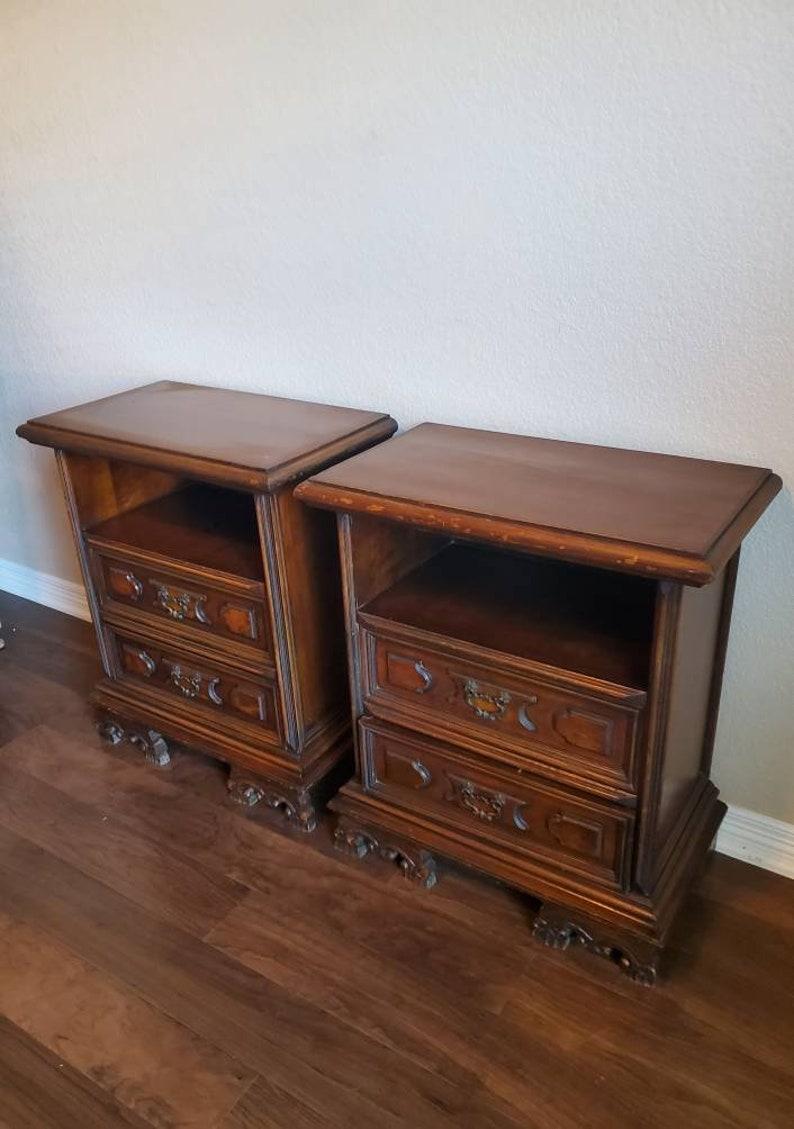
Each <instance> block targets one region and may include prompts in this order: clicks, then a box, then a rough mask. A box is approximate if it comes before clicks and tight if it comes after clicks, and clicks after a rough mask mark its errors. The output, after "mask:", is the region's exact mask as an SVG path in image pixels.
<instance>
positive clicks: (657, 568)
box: [298, 423, 780, 585]
mask: <svg viewBox="0 0 794 1129" xmlns="http://www.w3.org/2000/svg"><path fill="white" fill-rule="evenodd" d="M779 489H780V479H779V478H778V477H777V476H776V475H774V474H772V472H771V471H769V470H764V469H761V468H759V467H751V466H740V465H736V464H733V463H719V462H711V461H705V460H702V459H690V458H681V457H678V456H674V455H662V454H651V453H647V452H642V451H628V450H623V449H619V448H613V447H596V446H589V445H585V444H582V443H567V442H558V441H556V440H550V439H534V438H530V437H525V436H519V435H504V434H501V433H497V432H490V431H478V430H472V429H469V428H460V427H447V426H443V425H441V424H429V423H426V424H422V425H421V426H419V427H416V428H414V429H413V430H411V431H408V432H405V433H404V434H403V435H400V436H399V437H398V438H396V439H392V440H391V441H390V442H388V443H385V444H382V445H381V446H379V447H376V448H373V449H372V450H370V451H366V452H364V453H363V454H360V455H358V456H356V457H355V458H353V459H349V460H348V461H346V462H344V463H341V464H338V465H337V466H334V467H331V468H330V469H328V470H326V471H324V472H323V473H321V474H319V475H317V476H316V477H314V478H312V479H311V480H310V481H309V482H306V483H304V484H303V485H302V486H301V487H299V490H298V494H299V496H300V497H302V498H303V499H304V500H305V501H309V502H313V503H315V504H317V505H323V506H327V507H328V508H332V509H338V510H350V511H357V512H363V513H369V514H371V515H372V516H377V517H383V518H392V519H395V520H399V521H402V522H405V523H410V524H414V525H417V526H420V527H422V528H425V529H428V530H438V531H439V532H446V533H448V534H450V535H451V536H459V537H466V538H471V539H474V540H479V541H491V542H494V543H496V544H501V545H504V546H506V547H517V548H521V549H525V550H526V551H528V552H534V553H542V554H544V555H548V556H554V557H558V558H560V559H564V560H565V559H567V560H576V561H580V562H583V563H588V564H593V565H598V566H601V567H604V568H615V569H619V570H621V571H627V572H634V573H638V574H641V575H650V576H657V577H671V578H674V579H678V580H682V581H683V582H684V583H688V584H694V585H701V584H705V583H708V582H709V581H710V580H711V579H713V577H714V576H715V575H716V573H717V572H718V571H719V569H720V568H721V567H722V566H723V565H724V564H725V563H726V561H727V560H728V559H729V558H730V556H731V555H732V554H733V553H734V552H735V550H736V549H737V548H738V546H739V544H740V542H741V540H742V538H743V537H744V535H745V534H746V533H747V531H748V530H749V529H750V528H751V526H752V525H753V524H754V523H755V521H756V520H757V519H758V517H759V516H760V514H761V513H762V512H763V510H764V509H765V508H766V506H767V505H768V504H769V502H770V501H771V499H772V498H773V497H774V495H775V494H776V493H777V491H778V490H779Z"/></svg>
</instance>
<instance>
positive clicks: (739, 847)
mask: <svg viewBox="0 0 794 1129" xmlns="http://www.w3.org/2000/svg"><path fill="white" fill-rule="evenodd" d="M716 846H717V850H718V851H720V852H721V853H722V854H723V855H730V857H731V858H734V859H741V860H742V862H750V863H752V864H753V866H760V867H763V869H764V870H773V871H774V872H775V874H782V875H784V876H785V877H786V878H794V824H791V823H784V822H783V820H781V819H773V818H772V817H771V816H769V815H760V814H759V813H758V812H757V811H747V809H746V808H737V807H729V808H728V813H727V815H726V816H725V819H724V820H723V821H722V826H721V827H720V829H719V831H718V833H717V844H716Z"/></svg>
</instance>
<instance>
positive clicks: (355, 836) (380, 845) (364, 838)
mask: <svg viewBox="0 0 794 1129" xmlns="http://www.w3.org/2000/svg"><path fill="white" fill-rule="evenodd" d="M334 846H335V847H336V849H337V850H338V851H342V853H343V854H348V855H352V856H353V857H354V858H357V859H363V858H365V857H366V856H367V855H369V854H377V855H380V857H381V858H383V859H388V861H389V862H396V863H397V865H398V866H399V867H400V870H402V872H403V874H404V875H405V877H406V878H408V879H410V881H411V882H416V883H417V884H418V885H419V886H423V887H424V888H425V889H426V890H429V889H430V888H431V887H432V886H435V884H436V880H437V875H436V862H435V859H434V858H433V856H432V855H431V854H430V852H429V851H425V850H422V849H421V848H419V847H413V846H409V845H408V844H407V843H397V842H395V841H393V840H391V839H390V838H389V837H384V836H383V834H381V833H380V832H379V833H378V834H377V835H376V834H375V833H374V832H373V831H370V830H369V829H364V828H362V827H354V826H353V825H352V824H348V823H346V822H345V821H344V820H340V822H339V824H338V825H337V828H336V831H335V832H334Z"/></svg>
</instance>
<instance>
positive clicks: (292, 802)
mask: <svg viewBox="0 0 794 1129" xmlns="http://www.w3.org/2000/svg"><path fill="white" fill-rule="evenodd" d="M228 790H229V797H230V799H231V800H232V801H233V802H234V803H236V804H240V806H241V807H244V808H253V807H256V805H257V804H263V805H264V806H265V807H266V808H272V809H273V810H274V811H281V812H282V813H283V814H284V816H285V817H286V818H287V819H289V820H291V821H292V822H294V823H295V824H296V825H297V826H298V827H299V828H300V829H301V831H306V832H309V831H314V829H315V828H316V827H317V813H316V811H315V808H314V802H313V800H312V797H311V793H310V792H295V793H290V794H289V795H287V794H284V793H281V792H277V791H275V790H272V789H270V788H268V787H267V786H266V785H265V784H264V783H263V782H261V781H258V780H255V779H252V778H249V777H246V776H239V775H237V774H236V773H234V774H233V775H232V776H230V777H229V783H228Z"/></svg>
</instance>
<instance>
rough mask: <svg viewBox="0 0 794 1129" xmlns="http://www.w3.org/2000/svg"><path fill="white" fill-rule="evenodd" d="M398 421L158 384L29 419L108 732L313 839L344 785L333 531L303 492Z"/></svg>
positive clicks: (346, 729) (345, 721)
mask: <svg viewBox="0 0 794 1129" xmlns="http://www.w3.org/2000/svg"><path fill="white" fill-rule="evenodd" d="M395 426H396V425H395V423H394V421H393V420H392V419H390V417H388V416H384V415H377V414H376V413H372V412H359V411H353V410H351V409H347V408H334V407H329V406H327V405H322V404H302V403H300V402H298V401H292V400H280V399H276V398H274V397H269V396H256V395H251V394H248V393H235V392H229V391H226V390H222V389H213V388H203V387H199V386H195V385H189V384H178V383H175V382H170V381H169V382H161V383H159V384H154V385H148V386H145V387H143V388H138V389H133V390H131V391H130V392H125V393H121V394H119V395H117V396H111V397H108V398H107V399H105V400H100V401H96V402H95V403H92V404H84V405H82V406H80V407H77V408H73V409H68V410H66V411H63V412H58V413H56V414H54V415H52V416H47V417H44V418H42V419H38V420H32V421H29V422H28V423H27V424H24V425H22V426H21V427H20V428H19V429H18V432H19V434H20V435H22V436H23V437H25V438H27V439H29V440H31V441H32V442H36V443H42V444H44V445H48V446H54V447H55V448H56V454H57V458H58V464H59V467H60V470H61V475H62V478H63V484H64V490H65V496H66V502H67V508H68V510H69V515H70V520H71V522H72V528H73V531H74V536H75V543H76V546H77V551H78V555H79V558H80V562H81V565H82V568H83V576H84V578H85V583H86V589H87V593H88V600H89V605H90V608H91V613H92V617H93V620H94V625H95V628H96V635H97V640H98V645H99V652H100V656H101V659H102V664H103V668H104V672H105V677H104V678H103V679H102V680H101V681H100V682H99V683H98V684H97V686H96V687H95V689H94V692H93V701H94V703H95V705H96V706H97V708H98V711H99V717H100V731H101V733H102V735H103V736H104V737H105V738H106V739H107V740H108V741H109V742H110V743H111V744H112V743H116V742H118V741H120V740H122V739H125V738H126V739H127V740H129V741H130V742H131V743H132V744H133V745H134V746H135V747H137V748H138V749H140V750H141V751H142V752H143V753H144V754H145V756H146V758H147V760H149V761H150V762H151V763H153V764H156V765H158V766H160V767H165V766H168V765H170V764H171V751H170V748H169V743H170V742H171V741H177V742H183V743H186V744H191V745H194V746H196V747H198V748H200V749H202V750H204V751H206V752H208V753H210V754H211V755H213V756H215V757H218V758H219V759H222V760H224V761H226V762H228V763H229V764H230V765H232V766H233V769H234V771H233V772H232V773H231V774H230V778H229V794H230V797H231V798H232V799H233V800H235V801H237V802H238V803H240V804H242V805H243V806H244V807H252V806H254V805H255V804H256V803H263V805H266V806H271V807H274V808H278V809H279V810H281V811H282V812H283V813H284V814H285V815H286V816H287V817H288V818H290V819H293V820H294V821H295V822H296V823H297V824H298V825H299V826H300V827H302V828H303V829H304V830H312V829H313V828H314V826H315V823H316V817H315V811H314V805H315V803H316V802H318V801H320V800H323V799H324V798H325V797H326V796H327V794H329V793H330V792H331V791H332V790H333V788H334V787H336V786H337V785H338V784H339V783H340V782H341V780H343V779H344V778H345V776H346V775H349V772H350V767H351V755H350V744H351V738H350V723H349V714H348V710H347V708H346V693H345V686H344V628H343V622H342V608H341V604H340V600H339V594H338V593H339V584H338V554H337V552H336V544H335V523H334V520H333V518H332V517H330V516H329V515H322V514H319V513H318V511H317V510H315V509H311V508H307V507H306V506H305V505H303V504H302V503H300V502H298V501H296V500H295V499H293V497H292V494H291V487H290V484H291V483H292V482H293V481H295V480H296V479H298V478H300V477H302V476H305V475H306V474H308V473H309V472H311V471H315V470H318V469H321V468H322V467H325V466H328V465H330V464H331V463H333V462H334V461H335V460H336V459H338V458H342V457H344V456H346V455H348V454H351V453H353V452H356V451H360V450H362V449H364V448H366V447H367V446H369V445H371V444H373V443H376V442H378V441H380V440H381V439H383V438H386V437H387V436H389V435H390V434H391V433H392V432H393V431H394V429H395Z"/></svg>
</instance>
